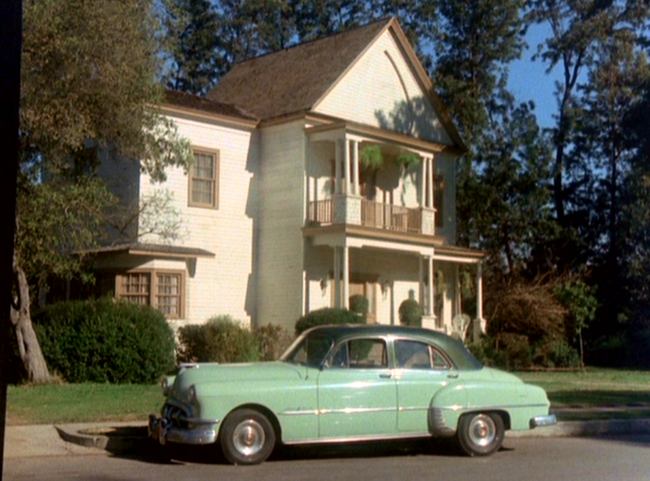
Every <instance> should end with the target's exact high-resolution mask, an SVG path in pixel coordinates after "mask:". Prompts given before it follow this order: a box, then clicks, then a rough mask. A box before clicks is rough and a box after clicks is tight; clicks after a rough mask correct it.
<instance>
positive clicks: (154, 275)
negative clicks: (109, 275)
mask: <svg viewBox="0 0 650 481" xmlns="http://www.w3.org/2000/svg"><path fill="white" fill-rule="evenodd" d="M130 274H137V275H143V274H146V275H148V276H149V293H148V296H147V297H148V301H147V304H146V305H148V306H150V307H153V308H154V309H156V310H157V311H159V308H158V295H159V293H158V276H159V275H174V276H178V277H179V293H178V314H177V315H167V314H165V313H162V311H160V312H161V313H162V314H163V315H164V316H165V319H185V297H186V294H187V291H186V279H185V272H184V271H182V270H175V269H129V270H127V271H120V272H116V273H115V298H116V299H120V300H126V301H127V302H129V299H128V297H124V291H123V289H122V279H123V277H125V276H128V275H130ZM140 305H141V304H140Z"/></svg>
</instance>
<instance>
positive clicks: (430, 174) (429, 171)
mask: <svg viewBox="0 0 650 481" xmlns="http://www.w3.org/2000/svg"><path fill="white" fill-rule="evenodd" d="M426 161H427V163H428V164H429V167H428V168H427V174H428V181H429V196H428V197H429V198H428V199H427V203H428V207H430V208H431V209H433V157H427V160H426Z"/></svg>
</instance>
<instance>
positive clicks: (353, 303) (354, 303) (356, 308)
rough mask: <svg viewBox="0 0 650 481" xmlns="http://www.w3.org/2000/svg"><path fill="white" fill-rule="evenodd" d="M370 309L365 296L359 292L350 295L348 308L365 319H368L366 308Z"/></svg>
mask: <svg viewBox="0 0 650 481" xmlns="http://www.w3.org/2000/svg"><path fill="white" fill-rule="evenodd" d="M369 309H370V302H368V299H367V298H366V296H362V295H361V294H355V295H354V296H351V297H350V310H351V311H352V312H354V313H356V314H358V315H359V316H361V317H363V318H364V319H365V320H367V319H368V310H369Z"/></svg>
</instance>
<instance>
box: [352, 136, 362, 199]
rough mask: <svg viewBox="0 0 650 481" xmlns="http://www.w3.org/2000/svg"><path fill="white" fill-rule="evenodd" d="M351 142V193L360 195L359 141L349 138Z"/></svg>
mask: <svg viewBox="0 0 650 481" xmlns="http://www.w3.org/2000/svg"><path fill="white" fill-rule="evenodd" d="M350 143H351V144H352V181H353V183H354V189H353V192H352V193H353V194H354V195H361V190H360V189H359V141H358V140H351V141H350Z"/></svg>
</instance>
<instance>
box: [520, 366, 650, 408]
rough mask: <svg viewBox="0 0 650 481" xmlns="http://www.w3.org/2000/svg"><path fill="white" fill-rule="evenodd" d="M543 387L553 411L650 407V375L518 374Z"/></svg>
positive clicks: (589, 372)
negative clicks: (634, 406) (605, 407)
mask: <svg viewBox="0 0 650 481" xmlns="http://www.w3.org/2000/svg"><path fill="white" fill-rule="evenodd" d="M516 374H517V376H519V377H520V378H521V379H523V380H524V381H526V382H527V383H530V384H536V385H538V386H541V387H543V388H544V389H545V390H546V392H547V394H548V397H549V399H550V400H551V407H552V408H564V407H571V406H581V407H587V408H589V407H594V406H608V405H650V371H630V370H622V369H595V368H588V369H586V370H585V371H576V372H517V373H516Z"/></svg>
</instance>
